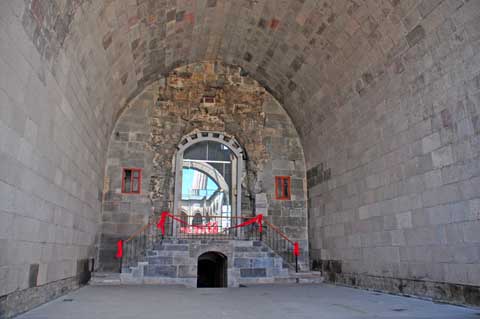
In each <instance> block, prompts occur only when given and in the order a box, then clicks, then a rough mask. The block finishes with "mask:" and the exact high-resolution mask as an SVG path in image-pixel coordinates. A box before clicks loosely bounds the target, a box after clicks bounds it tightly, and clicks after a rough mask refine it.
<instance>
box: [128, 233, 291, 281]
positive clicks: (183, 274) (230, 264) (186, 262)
mask: <svg viewBox="0 0 480 319" xmlns="http://www.w3.org/2000/svg"><path fill="white" fill-rule="evenodd" d="M207 252H216V253H221V254H222V255H223V256H225V257H226V265H225V266H226V270H227V271H226V276H227V282H226V283H225V286H226V287H230V288H232V287H239V286H240V285H251V284H271V283H274V282H275V280H276V279H277V281H278V280H281V279H284V280H288V279H289V268H288V267H289V266H288V265H287V264H284V262H283V259H282V258H281V257H280V256H278V255H277V254H275V253H273V251H272V250H271V249H270V248H268V247H267V246H265V245H264V243H262V242H261V241H255V240H184V239H178V240H163V241H159V242H158V243H156V244H155V247H154V248H153V249H152V250H150V251H148V257H147V258H145V261H142V262H140V263H138V265H135V266H134V267H126V269H124V270H123V271H122V274H121V279H122V282H124V283H127V284H131V283H136V284H163V285H165V284H167V285H183V286H186V287H191V288H193V287H197V275H198V258H199V257H200V256H201V255H202V254H204V253H207ZM292 279H294V278H292Z"/></svg>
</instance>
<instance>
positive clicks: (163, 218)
mask: <svg viewBox="0 0 480 319" xmlns="http://www.w3.org/2000/svg"><path fill="white" fill-rule="evenodd" d="M168 217H170V218H171V219H173V220H175V221H177V222H179V223H182V224H184V225H187V226H188V227H196V228H199V229H201V228H204V226H201V225H200V226H199V225H190V224H188V223H187V222H185V221H183V220H181V219H180V218H177V217H175V215H172V214H170V213H169V212H162V215H161V216H160V220H159V221H158V223H157V228H158V229H160V230H161V231H162V236H163V235H165V222H166V221H167V218H168ZM262 222H263V215H262V214H260V215H257V216H255V217H253V218H251V219H249V220H247V221H245V222H243V223H241V224H239V225H236V226H232V227H229V228H226V229H225V230H227V229H232V228H239V227H245V226H248V225H251V224H254V223H257V224H258V225H259V228H258V230H259V232H260V233H261V232H262V230H263V226H262ZM207 227H208V225H207Z"/></svg>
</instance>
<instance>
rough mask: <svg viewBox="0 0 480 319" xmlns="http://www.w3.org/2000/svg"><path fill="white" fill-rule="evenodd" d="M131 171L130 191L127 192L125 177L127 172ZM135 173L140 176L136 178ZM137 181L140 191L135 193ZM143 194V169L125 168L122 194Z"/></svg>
mask: <svg viewBox="0 0 480 319" xmlns="http://www.w3.org/2000/svg"><path fill="white" fill-rule="evenodd" d="M127 171H130V191H129V192H127V190H126V188H125V186H126V184H125V175H126V172H127ZM135 173H138V176H137V177H135V176H134V175H135ZM135 180H137V183H138V184H137V185H138V190H137V191H133V183H134V181H135ZM141 192H142V169H141V168H131V167H125V168H123V169H122V194H140V193H141Z"/></svg>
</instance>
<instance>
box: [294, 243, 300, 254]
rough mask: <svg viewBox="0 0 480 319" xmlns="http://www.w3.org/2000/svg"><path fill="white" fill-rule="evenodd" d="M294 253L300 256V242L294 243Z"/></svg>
mask: <svg viewBox="0 0 480 319" xmlns="http://www.w3.org/2000/svg"><path fill="white" fill-rule="evenodd" d="M293 254H294V255H295V256H297V257H298V256H300V245H298V242H295V243H294V244H293Z"/></svg>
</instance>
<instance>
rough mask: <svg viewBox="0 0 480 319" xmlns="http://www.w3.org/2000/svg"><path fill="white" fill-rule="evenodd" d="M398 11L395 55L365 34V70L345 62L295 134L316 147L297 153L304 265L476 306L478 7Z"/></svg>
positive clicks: (400, 5)
mask: <svg viewBox="0 0 480 319" xmlns="http://www.w3.org/2000/svg"><path fill="white" fill-rule="evenodd" d="M396 3H397V6H396V8H395V9H394V10H397V11H396V12H397V13H398V15H397V17H398V18H399V20H397V22H398V23H396V24H395V30H398V28H400V30H403V31H404V32H402V33H400V34H398V36H396V37H395V38H394V43H395V49H394V50H393V49H392V50H389V51H387V52H388V54H387V53H385V51H382V50H381V49H383V44H380V45H379V46H377V45H376V44H377V42H376V41H377V38H376V37H375V38H374V36H376V35H375V33H372V38H370V42H368V43H366V44H365V45H369V46H370V51H369V52H370V55H369V56H366V55H365V56H363V58H364V59H368V61H369V62H368V63H367V62H365V63H364V64H362V63H361V62H359V61H362V57H361V56H359V55H357V54H353V55H352V56H351V58H350V59H349V61H351V63H352V64H351V65H352V66H353V68H352V69H351V72H352V76H353V79H355V80H354V81H353V82H351V83H350V85H345V82H344V83H342V81H341V80H340V79H339V80H338V81H337V82H336V83H335V85H333V86H330V89H331V90H332V91H331V92H335V94H333V95H330V98H327V96H326V95H324V96H323V97H318V98H315V100H316V101H315V102H314V103H318V104H321V105H322V108H323V110H322V113H321V115H319V116H318V117H317V120H316V121H312V122H311V123H310V124H305V125H302V129H300V131H301V132H302V136H303V143H304V145H313V144H315V145H317V146H319V147H317V148H308V147H306V148H305V150H306V151H305V154H306V158H307V166H308V173H307V175H308V176H309V186H310V187H309V201H310V202H309V207H310V212H309V213H310V222H309V225H310V232H309V234H310V235H311V236H310V243H311V254H312V260H313V262H314V266H315V267H319V268H323V269H324V270H326V271H327V272H328V273H329V274H330V276H329V277H330V279H331V280H332V281H339V282H342V283H346V284H351V285H359V286H363V287H372V288H375V289H382V290H387V291H392V292H397V293H408V294H418V295H423V296H429V297H434V298H439V299H442V300H452V301H455V302H466V303H470V304H479V303H480V297H479V296H480V293H479V291H480V289H479V288H478V287H479V286H480V272H479V271H478V269H480V215H479V212H480V209H479V201H480V199H479V198H480V166H479V163H480V161H479V156H480V147H479V146H480V144H479V141H480V135H479V133H480V131H479V125H478V124H479V121H478V118H479V114H480V99H479V97H480V85H479V83H480V82H479V79H480V75H479V71H480V56H479V54H478V48H479V42H478V39H479V38H478V36H479V33H478V30H480V29H479V21H480V20H479V18H478V16H479V13H480V6H479V3H478V2H475V1H474V2H472V1H470V2H468V1H467V2H465V3H464V2H463V1H397V2H396ZM361 9H362V8H361V7H360V8H358V10H361ZM352 14H353V15H355V14H360V11H355V13H352ZM369 20H370V19H369ZM371 21H378V25H379V27H378V28H377V30H378V32H383V31H384V30H383V29H382V25H383V26H384V25H386V24H390V23H394V22H395V21H394V20H393V19H392V18H391V17H390V16H387V17H385V18H382V17H381V16H379V17H377V19H376V20H370V22H371ZM380 21H383V22H380ZM370 22H368V20H365V24H364V25H361V26H360V28H364V27H367V26H368V25H370ZM382 23H383V24H382ZM327 30H328V29H327ZM378 32H377V33H378ZM397 32H400V31H397ZM377 35H378V34H377ZM395 35H396V33H394V34H392V36H395ZM350 40H352V39H351V38H350ZM346 63H347V64H349V63H350V62H346ZM350 80H351V79H350ZM326 170H330V172H329V173H328V174H326ZM325 175H330V176H328V177H329V178H325Z"/></svg>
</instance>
